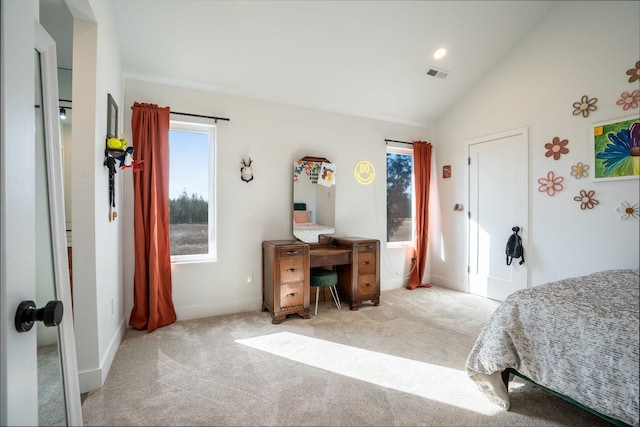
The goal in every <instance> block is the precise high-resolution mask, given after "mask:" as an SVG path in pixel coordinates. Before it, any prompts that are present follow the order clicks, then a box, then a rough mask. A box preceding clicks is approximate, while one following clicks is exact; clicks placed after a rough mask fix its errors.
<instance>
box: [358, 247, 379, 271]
mask: <svg viewBox="0 0 640 427" xmlns="http://www.w3.org/2000/svg"><path fill="white" fill-rule="evenodd" d="M376 258H377V257H376V253H375V252H361V253H358V274H376Z"/></svg>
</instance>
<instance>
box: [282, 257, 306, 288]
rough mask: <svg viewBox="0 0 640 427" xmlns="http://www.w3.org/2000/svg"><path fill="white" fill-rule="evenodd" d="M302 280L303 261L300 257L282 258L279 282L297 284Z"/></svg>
mask: <svg viewBox="0 0 640 427" xmlns="http://www.w3.org/2000/svg"><path fill="white" fill-rule="evenodd" d="M303 280H304V261H303V258H302V256H294V257H288V258H282V259H281V260H280V282H281V283H287V282H299V281H303Z"/></svg>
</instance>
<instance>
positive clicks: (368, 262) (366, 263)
mask: <svg viewBox="0 0 640 427" xmlns="http://www.w3.org/2000/svg"><path fill="white" fill-rule="evenodd" d="M362 264H364V265H368V264H371V261H363V262H362Z"/></svg>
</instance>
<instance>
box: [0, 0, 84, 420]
mask: <svg viewBox="0 0 640 427" xmlns="http://www.w3.org/2000/svg"><path fill="white" fill-rule="evenodd" d="M0 8H1V10H0V12H1V13H0V16H1V24H2V25H1V26H0V28H1V32H2V33H1V36H2V37H1V49H2V50H1V52H2V65H1V77H0V79H1V85H0V87H1V88H2V89H1V91H2V92H1V95H2V96H1V104H0V105H1V112H0V117H1V119H2V120H1V123H2V125H1V126H0V142H1V150H0V189H1V191H0V194H1V196H0V218H1V219H0V227H1V233H0V262H1V263H2V264H1V268H0V296H1V298H0V319H1V321H0V344H1V345H0V373H1V375H0V377H1V378H2V381H1V386H0V425H66V424H72V425H82V410H81V406H80V394H79V387H78V373H77V362H76V355H75V341H74V334H73V317H72V311H71V302H70V300H71V297H70V289H69V273H68V266H67V256H66V243H65V224H64V206H63V194H62V171H61V152H60V128H59V118H58V90H57V74H56V50H55V43H54V41H53V39H51V37H49V36H48V34H47V33H46V32H45V31H44V29H43V28H42V27H41V26H40V25H39V24H38V23H37V22H36V21H35V20H34V16H35V13H34V3H33V2H25V1H22V0H2V1H1V6H0ZM29 301H31V302H33V303H34V306H35V308H41V307H43V306H44V305H46V303H47V302H48V301H54V302H55V304H54V305H55V306H56V307H57V310H56V311H54V312H55V314H56V315H55V316H52V317H51V320H50V321H48V322H47V323H49V324H51V325H52V326H51V327H50V328H43V327H42V326H41V325H40V323H41V322H35V323H36V324H37V325H36V326H33V325H32V323H34V322H31V320H27V321H25V322H24V323H23V324H22V325H21V324H20V322H19V321H18V320H17V317H16V312H19V310H18V307H19V306H21V305H22V303H24V302H29ZM60 303H61V304H60ZM60 307H63V311H62V313H61V312H60V310H59V308H60ZM26 312H27V313H31V314H32V313H34V310H33V309H27V310H26ZM54 312H52V313H54ZM60 314H61V315H60ZM54 319H55V320H54ZM43 323H44V322H43ZM56 323H58V324H59V326H55V324H56ZM19 327H20V328H22V329H23V330H22V332H20V331H19V330H18V329H19ZM45 349H46V350H47V353H46V354H45V353H43V351H42V350H45ZM50 354H51V355H52V357H50V356H49V355H50ZM45 361H47V362H48V367H52V369H47V372H48V373H45V371H44V370H42V369H41V367H43V362H45ZM50 373H52V374H51V375H50Z"/></svg>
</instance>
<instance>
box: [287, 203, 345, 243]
mask: <svg viewBox="0 0 640 427" xmlns="http://www.w3.org/2000/svg"><path fill="white" fill-rule="evenodd" d="M333 233H335V228H334V227H332V226H329V225H322V224H316V223H315V222H312V221H311V211H307V210H294V211H293V235H294V236H296V237H297V238H298V239H300V240H302V241H303V242H317V241H318V238H319V236H320V235H322V234H333Z"/></svg>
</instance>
